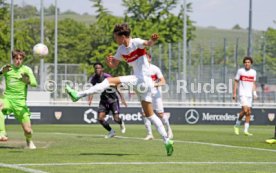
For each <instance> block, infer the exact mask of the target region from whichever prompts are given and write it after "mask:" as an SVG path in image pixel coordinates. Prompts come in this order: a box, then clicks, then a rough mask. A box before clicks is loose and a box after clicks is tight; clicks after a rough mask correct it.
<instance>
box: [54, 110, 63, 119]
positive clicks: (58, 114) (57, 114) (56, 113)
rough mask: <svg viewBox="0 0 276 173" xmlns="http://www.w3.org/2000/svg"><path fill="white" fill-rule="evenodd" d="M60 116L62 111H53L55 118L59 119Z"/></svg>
mask: <svg viewBox="0 0 276 173" xmlns="http://www.w3.org/2000/svg"><path fill="white" fill-rule="evenodd" d="M61 116H62V112H55V118H56V119H57V120H59V119H60V118H61Z"/></svg>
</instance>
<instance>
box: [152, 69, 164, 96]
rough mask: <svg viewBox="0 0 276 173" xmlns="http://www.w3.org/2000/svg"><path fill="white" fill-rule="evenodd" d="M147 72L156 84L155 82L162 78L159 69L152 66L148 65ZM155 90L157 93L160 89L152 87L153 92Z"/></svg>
mask: <svg viewBox="0 0 276 173" xmlns="http://www.w3.org/2000/svg"><path fill="white" fill-rule="evenodd" d="M149 71H150V76H151V78H152V80H153V81H154V82H156V81H157V80H159V79H161V78H162V77H163V74H162V72H161V70H160V68H159V67H157V66H156V65H154V64H150V67H149ZM157 89H158V91H160V90H161V88H160V87H158V88H156V87H154V90H155V92H156V90H157Z"/></svg>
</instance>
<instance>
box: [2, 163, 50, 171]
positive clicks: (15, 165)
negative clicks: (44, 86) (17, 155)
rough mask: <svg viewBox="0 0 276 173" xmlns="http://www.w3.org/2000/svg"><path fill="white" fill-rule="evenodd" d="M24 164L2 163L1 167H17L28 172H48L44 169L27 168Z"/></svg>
mask: <svg viewBox="0 0 276 173" xmlns="http://www.w3.org/2000/svg"><path fill="white" fill-rule="evenodd" d="M22 166H23V165H19V164H5V163H0V167H6V168H12V169H16V170H20V171H24V172H28V173H47V172H44V171H40V170H36V169H31V168H25V167H22Z"/></svg>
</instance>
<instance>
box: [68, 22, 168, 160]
mask: <svg viewBox="0 0 276 173" xmlns="http://www.w3.org/2000/svg"><path fill="white" fill-rule="evenodd" d="M130 33H131V29H130V28H129V26H128V25H127V24H118V25H115V27H114V30H113V36H114V39H115V41H116V43H117V44H118V45H119V48H118V49H117V52H116V54H115V55H114V56H111V55H110V56H108V57H107V65H108V66H109V67H110V68H116V67H117V66H118V65H119V63H120V61H122V60H125V61H126V62H127V63H128V64H129V65H130V66H132V68H133V72H134V74H133V75H129V76H119V77H110V78H107V79H105V80H104V81H103V82H101V83H99V84H97V85H95V86H93V87H91V88H89V89H88V90H85V91H81V92H77V91H75V90H73V89H72V88H70V87H69V86H68V85H67V86H66V92H67V93H68V94H69V96H70V97H71V99H72V100H73V101H78V100H79V99H80V98H81V97H85V96H88V95H90V94H93V93H96V92H102V91H103V90H105V89H107V88H108V87H109V86H111V85H118V84H120V83H125V84H132V85H133V86H134V89H135V90H136V94H137V96H138V98H139V100H140V101H141V105H142V108H143V110H144V112H145V116H146V117H148V118H149V119H150V121H151V122H152V123H153V124H154V125H155V127H156V128H157V131H158V132H159V134H160V135H161V136H162V138H163V141H164V144H165V148H166V151H167V155H168V156H171V155H172V153H173V141H172V140H170V139H169V138H168V136H167V132H166V130H165V128H164V126H163V124H162V122H161V120H160V119H159V118H158V117H157V116H156V115H155V113H154V111H153V107H152V103H151V102H152V88H153V87H154V84H153V81H152V79H151V77H150V71H149V62H148V60H147V56H146V49H145V48H146V47H147V46H152V45H154V44H155V43H156V41H157V40H158V38H159V36H158V35H157V34H152V36H151V38H150V40H143V39H140V38H131V37H130Z"/></svg>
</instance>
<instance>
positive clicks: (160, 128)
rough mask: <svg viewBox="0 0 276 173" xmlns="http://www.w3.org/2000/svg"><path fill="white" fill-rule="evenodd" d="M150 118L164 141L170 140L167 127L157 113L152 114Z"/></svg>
mask: <svg viewBox="0 0 276 173" xmlns="http://www.w3.org/2000/svg"><path fill="white" fill-rule="evenodd" d="M148 118H149V119H150V121H151V122H152V124H154V126H155V128H156V130H157V131H158V133H159V134H160V135H161V136H162V138H163V141H164V143H167V142H168V141H169V139H168V137H167V132H166V130H165V127H164V126H163V124H162V121H161V120H160V118H158V117H157V116H156V115H155V114H153V115H151V116H150V117H148Z"/></svg>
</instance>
